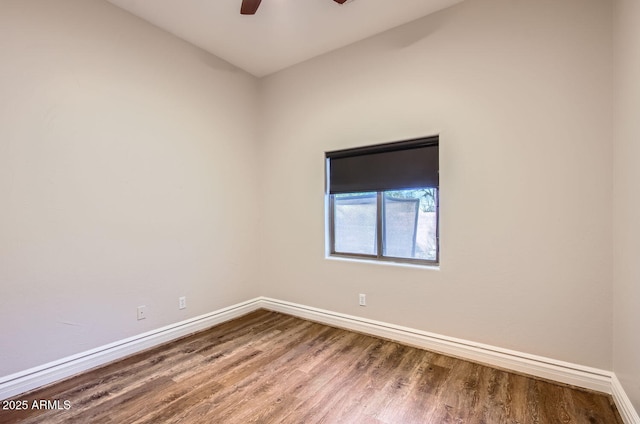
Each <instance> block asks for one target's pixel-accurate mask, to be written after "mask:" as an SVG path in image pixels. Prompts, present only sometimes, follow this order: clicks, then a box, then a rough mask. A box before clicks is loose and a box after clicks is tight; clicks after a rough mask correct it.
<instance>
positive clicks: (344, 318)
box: [0, 297, 640, 424]
mask: <svg viewBox="0 0 640 424" xmlns="http://www.w3.org/2000/svg"><path fill="white" fill-rule="evenodd" d="M261 308H262V309H267V310H271V311H275V312H282V313H285V314H289V315H293V316H296V317H299V318H304V319H308V320H311V321H316V322H320V323H323V324H327V325H332V326H335V327H340V328H345V329H348V330H353V331H358V332H361V333H364V334H370V335H373V336H378V337H383V338H385V339H389V340H394V341H397V342H400V343H404V344H407V345H411V346H416V347H419V348H423V349H427V350H432V351H435V352H440V353H444V354H447V355H451V356H455V357H459V358H462V359H468V360H471V361H475V362H480V363H483V364H487V365H491V366H494V367H497V368H502V369H505V370H509V371H515V372H520V373H524V374H528V375H532V376H535V377H540V378H544V379H548V380H551V381H557V382H560V383H565V384H570V385H573V386H577V387H582V388H586V389H591V390H596V391H599V392H603V393H607V394H610V395H612V397H613V400H614V402H615V404H616V406H617V408H618V411H619V412H620V415H621V416H622V419H623V421H624V423H625V424H640V418H638V413H637V412H636V410H635V409H634V407H633V405H632V403H631V401H630V399H629V398H628V396H627V394H626V393H625V391H624V388H623V387H622V385H621V384H620V382H619V381H618V378H617V377H616V375H615V374H614V373H613V372H610V371H605V370H601V369H597V368H591V367H586V366H582V365H577V364H572V363H569V362H563V361H558V360H555V359H550V358H545V357H542V356H536V355H530V354H527V353H523V352H517V351H513V350H508V349H503V348H499V347H495V346H490V345H486V344H482V343H476V342H472V341H468V340H463V339H457V338H454V337H448V336H443V335H439V334H435V333H429V332H426V331H421V330H416V329H413V328H408V327H402V326H399V325H394V324H389V323H385V322H382V321H375V320H371V319H367V318H361V317H357V316H353V315H347V314H342V313H338V312H333V311H329V310H325V309H319V308H314V307H310V306H305V305H300V304H296V303H292V302H287V301H282V300H277V299H272V298H268V297H258V298H255V299H251V300H248V301H246V302H241V303H237V304H235V305H232V306H229V307H227V308H222V309H219V310H217V311H214V312H211V313H208V314H205V315H200V316H198V317H195V318H191V319H188V320H185V321H181V322H179V323H176V324H172V325H168V326H166V327H162V328H159V329H156V330H153V331H149V332H147V333H143V334H140V335H137V336H135V337H130V338H127V339H124V340H120V341H118V342H115V343H111V344H108V345H104V346H101V347H99V348H96V349H92V350H89V351H86V352H82V353H79V354H77V355H72V356H68V357H66V358H63V359H60V360H58V361H54V362H50V363H47V364H44V365H41V366H38V367H34V368H30V369H28V370H25V371H21V372H19V373H15V374H11V375H8V376H5V377H0V400H4V399H8V398H11V397H13V396H17V395H20V394H22V393H26V392H29V391H31V390H34V389H37V388H39V387H43V386H45V385H48V384H51V383H54V382H57V381H61V380H64V379H66V378H68V377H71V376H73V375H76V374H79V373H81V372H85V371H88V370H90V369H92V368H95V367H98V366H101V365H105V364H107V363H109V362H112V361H115V360H118V359H122V358H124V357H127V356H130V355H133V354H136V353H139V352H141V351H143V350H146V349H149V348H152V347H155V346H158V345H160V344H162V343H166V342H169V341H172V340H175V339H177V338H180V337H183V336H187V335H189V334H192V333H195V332H198V331H202V330H205V329H207V328H210V327H212V326H214V325H217V324H220V323H223V322H225V321H229V320H231V319H234V318H237V317H240V316H242V315H245V314H248V313H250V312H253V311H255V310H257V309H261Z"/></svg>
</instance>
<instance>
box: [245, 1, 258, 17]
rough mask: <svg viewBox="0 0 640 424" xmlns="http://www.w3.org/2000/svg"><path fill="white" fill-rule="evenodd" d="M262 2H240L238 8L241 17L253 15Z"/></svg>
mask: <svg viewBox="0 0 640 424" xmlns="http://www.w3.org/2000/svg"><path fill="white" fill-rule="evenodd" d="M261 1H262V0H242V6H240V13H241V14H242V15H255V13H256V10H258V6H260V2H261Z"/></svg>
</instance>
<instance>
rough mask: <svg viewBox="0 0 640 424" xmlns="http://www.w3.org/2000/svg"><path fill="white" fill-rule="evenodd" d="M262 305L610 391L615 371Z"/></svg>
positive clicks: (305, 309)
mask: <svg viewBox="0 0 640 424" xmlns="http://www.w3.org/2000/svg"><path fill="white" fill-rule="evenodd" d="M261 305H262V307H264V308H265V309H269V310H272V311H277V312H282V313H286V314H290V315H295V316H297V317H300V318H305V319H309V320H313V321H317V322H321V323H324V324H328V325H333V326H336V327H342V328H347V329H349V330H354V331H359V332H362V333H366V334H371V335H375V336H379V337H384V338H387V339H391V340H395V341H399V342H402V343H405V344H409V345H413V346H416V347H420V348H423V349H428V350H433V351H436V352H440V353H444V354H447V355H452V356H456V357H459V358H463V359H468V360H472V361H476V362H481V363H485V364H488V365H492V366H495V367H498V368H504V369H507V370H512V371H517V372H522V373H525V374H529V375H533V376H536V377H541V378H546V379H549V380H553V381H558V382H562V383H566V384H571V385H574V386H578V387H583V388H587V389H591V390H596V391H599V392H604V393H607V394H611V376H612V373H611V372H609V371H605V370H600V369H596V368H590V367H586V366H582V365H576V364H571V363H568V362H563V361H558V360H555V359H550V358H545V357H541V356H535V355H530V354H526V353H522V352H516V351H513V350H508V349H502V348H498V347H495V346H490V345H486V344H482V343H476V342H471V341H468V340H462V339H456V338H453V337H447V336H442V335H439V334H434V333H429V332H426V331H420V330H416V329H412V328H407V327H402V326H398V325H393V324H388V323H385V322H380V321H374V320H370V319H366V318H360V317H356V316H352V315H345V314H340V313H336V312H332V311H327V310H323V309H318V308H312V307H309V306H304V305H299V304H295V303H291V302H285V301H281V300H277V299H269V298H262V299H261Z"/></svg>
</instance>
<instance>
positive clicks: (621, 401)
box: [611, 374, 640, 424]
mask: <svg viewBox="0 0 640 424" xmlns="http://www.w3.org/2000/svg"><path fill="white" fill-rule="evenodd" d="M611 389H612V393H611V395H612V396H613V401H614V403H615V404H616V407H617V408H618V412H620V416H621V417H622V421H624V423H625V424H640V415H638V412H636V410H635V408H634V407H633V404H632V403H631V399H629V397H628V396H627V393H626V392H625V391H624V388H623V387H622V384H620V381H619V380H618V377H617V376H616V375H615V374H613V376H612V378H611Z"/></svg>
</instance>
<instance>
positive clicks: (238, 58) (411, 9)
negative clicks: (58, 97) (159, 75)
mask: <svg viewBox="0 0 640 424" xmlns="http://www.w3.org/2000/svg"><path fill="white" fill-rule="evenodd" d="M108 1H109V2H110V3H113V4H114V5H116V6H119V7H121V8H123V9H125V10H127V11H129V12H131V13H133V14H134V15H136V16H139V17H140V18H142V19H144V20H146V21H149V22H151V23H152V24H154V25H156V26H158V27H160V28H163V29H165V30H166V31H168V32H170V33H172V34H174V35H176V36H178V37H180V38H182V39H183V40H186V41H188V42H190V43H192V44H195V45H196V46H198V47H200V48H202V49H204V50H207V51H209V52H210V53H212V54H214V55H216V56H218V57H220V58H222V59H224V60H226V61H228V62H230V63H232V64H234V65H236V66H237V67H239V68H242V69H244V70H245V71H247V72H249V73H251V74H253V75H255V76H257V77H262V76H265V75H268V74H271V73H273V72H276V71H279V70H281V69H284V68H286V67H289V66H291V65H294V64H296V63H300V62H302V61H305V60H307V59H310V58H312V57H315V56H318V55H320V54H323V53H326V52H329V51H331V50H335V49H337V48H340V47H343V46H346V45H348V44H351V43H353V42H355V41H358V40H362V39H364V38H367V37H370V36H372V35H374V34H378V33H380V32H383V31H386V30H388V29H391V28H394V27H396V26H398V25H402V24H404V23H407V22H410V21H413V20H415V19H418V18H421V17H423V16H426V15H428V14H430V13H433V12H436V11H438V10H441V9H444V8H446V7H449V6H451V5H453V4H455V3H458V2H460V1H462V0H349V1H347V2H346V3H344V4H343V5H340V4H338V3H336V2H334V1H333V0H263V1H262V4H261V5H260V8H259V9H258V12H257V13H256V14H255V15H253V16H243V15H240V4H241V0H108Z"/></svg>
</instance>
